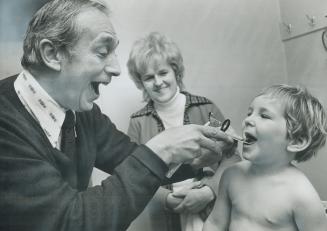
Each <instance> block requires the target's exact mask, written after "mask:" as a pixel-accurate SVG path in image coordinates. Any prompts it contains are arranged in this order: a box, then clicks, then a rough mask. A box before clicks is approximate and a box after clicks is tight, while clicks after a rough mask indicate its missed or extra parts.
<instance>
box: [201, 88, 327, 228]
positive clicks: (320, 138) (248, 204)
mask: <svg viewBox="0 0 327 231" xmlns="http://www.w3.org/2000/svg"><path fill="white" fill-rule="evenodd" d="M326 133H327V121H326V114H325V112H324V109H323V107H322V105H321V104H320V103H319V101H318V100H317V99H316V98H314V97H313V96H311V95H310V94H309V93H308V92H307V90H305V89H303V88H299V87H291V86H287V85H276V86H272V87H269V88H267V89H265V90H264V91H263V92H262V93H261V94H259V95H258V96H257V97H255V98H254V100H253V101H252V104H251V105H250V107H249V110H248V115H247V117H246V118H245V119H244V121H243V136H244V137H245V139H246V141H247V142H248V143H249V144H245V145H244V147H243V157H244V159H245V160H244V161H242V162H240V163H238V164H235V165H234V166H232V167H230V168H228V169H227V170H226V171H225V172H224V174H223V176H222V178H221V181H220V185H219V193H218V198H217V200H216V202H215V203H216V204H215V206H214V208H213V211H212V212H211V214H210V216H209V217H208V219H207V221H206V222H205V225H204V228H203V230H204V231H222V230H224V231H225V230H229V231H240V230H242V231H270V230H274V231H275V230H280V231H281V230H282V231H304V230H305V231H309V230H310V231H326V230H327V218H326V216H325V214H324V209H323V205H322V203H321V201H320V198H319V196H318V193H317V192H316V190H315V189H314V187H313V186H312V185H311V183H310V182H309V180H308V179H307V178H306V176H305V175H304V174H303V173H302V172H301V171H300V170H299V169H297V168H296V167H295V166H294V165H293V164H292V162H293V160H294V161H297V162H302V161H306V160H308V159H310V158H311V157H312V156H313V155H314V154H316V152H317V151H318V149H319V148H321V147H322V146H323V145H324V144H325V141H326Z"/></svg>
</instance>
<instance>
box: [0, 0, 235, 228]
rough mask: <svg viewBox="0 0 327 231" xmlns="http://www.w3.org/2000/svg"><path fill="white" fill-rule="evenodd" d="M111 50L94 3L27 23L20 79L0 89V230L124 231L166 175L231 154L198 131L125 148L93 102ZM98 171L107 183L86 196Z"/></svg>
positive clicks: (63, 7) (107, 26) (207, 130)
mask: <svg viewBox="0 0 327 231" xmlns="http://www.w3.org/2000/svg"><path fill="white" fill-rule="evenodd" d="M117 45H118V39H117V36H116V33H115V30H114V28H113V25H112V24H111V21H110V18H109V12H108V8H107V7H106V6H105V5H104V4H102V3H100V2H99V1H91V0H53V1H50V2H48V3H47V4H46V5H44V6H43V7H42V8H41V9H40V10H39V11H38V12H37V13H36V14H35V15H34V17H33V19H32V20H31V21H30V23H29V27H28V30H27V33H26V38H25V40H24V54H23V58H22V66H23V71H22V72H21V73H20V74H19V75H16V76H12V77H9V78H6V79H4V80H2V81H1V82H0V92H1V93H0V230H6V231H9V230H15V231H18V230H31V231H32V230H42V231H44V230H47V231H52V230H53V231H58V230H70V231H71V230H79V231H82V230H125V229H126V228H127V227H128V225H129V224H130V223H131V221H132V220H133V219H134V218H135V217H136V216H137V215H138V214H139V213H140V212H141V211H142V210H143V208H144V207H145V205H146V204H147V202H148V201H149V200H150V199H151V197H152V196H153V194H154V193H155V192H156V190H157V189H158V187H159V186H160V184H161V183H162V182H163V180H164V179H165V175H166V173H167V172H168V170H169V167H170V166H172V165H176V164H178V163H185V162H189V163H190V162H193V163H196V165H198V166H201V165H205V164H211V163H212V159H214V158H213V157H215V155H218V154H217V153H219V152H221V151H223V149H225V148H228V147H230V146H231V145H230V144H231V143H232V140H231V139H230V138H229V137H228V136H226V135H225V134H224V133H223V132H220V131H219V130H218V129H215V128H212V127H205V126H195V125H189V126H183V127H179V128H175V129H168V130H167V131H165V132H163V133H161V134H160V135H158V136H155V137H154V138H153V139H151V140H150V141H148V142H147V143H146V144H145V145H140V146H139V145H136V144H135V143H132V142H130V140H129V138H128V136H126V135H125V134H123V133H122V132H120V131H118V130H117V129H116V127H115V125H114V124H113V123H112V122H111V121H110V119H109V118H108V117H107V116H106V115H104V114H102V113H101V111H100V109H99V107H98V106H97V105H96V104H94V103H93V101H94V100H96V99H97V98H98V97H99V86H100V84H104V85H107V84H109V83H110V81H111V78H112V77H114V76H118V75H119V74H120V67H119V64H118V62H117V58H116V54H115V48H116V47H117ZM208 160H209V161H208ZM94 166H95V167H97V168H99V169H101V170H103V171H105V172H107V173H109V174H111V176H110V177H108V178H107V179H105V180H104V181H103V182H102V185H101V186H96V187H91V188H87V186H88V182H89V179H90V175H91V172H92V168H93V167H94Z"/></svg>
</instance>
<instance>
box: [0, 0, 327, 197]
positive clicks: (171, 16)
mask: <svg viewBox="0 0 327 231" xmlns="http://www.w3.org/2000/svg"><path fill="white" fill-rule="evenodd" d="M45 1H46V0H24V1H21V0H10V1H5V0H0V50H1V52H0V78H4V77H6V76H8V75H10V74H14V73H17V72H19V71H20V65H19V61H20V56H21V54H22V51H21V47H22V44H21V43H22V39H23V34H24V32H25V28H26V24H27V22H28V21H29V18H30V16H31V15H32V12H33V11H34V10H35V9H37V8H38V6H39V5H40V4H41V3H42V2H45ZM108 2H109V4H110V5H111V8H112V11H113V22H114V25H115V27H116V30H117V32H118V35H119V38H120V45H119V48H118V56H119V59H120V63H121V67H122V75H121V76H120V77H118V78H116V79H114V80H113V81H112V83H111V84H110V85H109V86H106V87H105V88H102V89H101V94H102V96H101V98H100V99H99V100H98V103H99V104H100V106H101V107H102V109H103V111H104V113H106V114H108V115H109V116H110V118H111V119H112V120H113V121H114V122H115V123H116V125H117V126H118V128H120V129H121V130H123V131H126V130H127V126H128V119H129V115H130V114H131V113H132V112H134V111H136V110H137V109H139V108H140V107H141V106H142V105H143V103H142V102H141V94H140V92H139V91H138V90H137V89H136V87H135V86H134V85H133V83H132V81H131V80H130V79H129V77H128V75H127V70H126V61H127V57H128V52H129V50H130V48H131V45H132V42H133V41H134V40H136V39H137V38H139V37H141V36H143V35H144V34H146V33H148V32H150V31H160V32H163V33H165V34H166V35H168V36H169V37H171V39H173V40H174V41H175V42H177V43H178V45H179V46H180V48H181V50H182V53H183V56H184V60H185V66H186V76H185V83H186V87H187V89H188V90H189V91H190V92H192V93H195V94H200V95H204V96H207V97H209V98H210V99H211V100H213V101H214V102H215V103H216V104H217V105H218V106H219V107H220V108H221V109H222V111H223V112H224V114H225V116H226V117H229V118H231V120H232V125H233V126H234V127H235V128H236V130H237V131H240V128H241V121H242V119H243V117H244V116H245V114H246V110H247V107H248V104H249V102H250V100H251V99H252V97H253V96H254V95H255V94H256V93H257V92H258V91H259V90H260V89H261V88H262V87H264V86H267V85H270V84H273V83H281V82H290V83H292V84H293V83H297V82H303V83H304V84H307V85H309V86H310V88H312V90H313V91H314V93H317V94H318V95H317V96H318V97H320V98H322V100H323V101H324V103H325V105H326V102H327V99H326V95H325V93H324V91H323V89H325V87H326V81H325V79H324V73H327V72H326V71H327V70H326V64H327V60H326V59H325V57H326V56H325V53H323V52H322V50H320V48H317V47H318V46H319V35H318V32H317V34H316V35H310V36H308V37H307V38H301V39H299V40H298V42H285V43H283V42H282V41H281V35H280V31H279V23H280V21H281V19H280V9H279V1H278V0H269V1H262V0H251V1H249V0H201V1H200V0H156V1H153V0H134V1H133V0H124V1H121V0H108ZM283 3H284V1H281V6H282V8H283V7H284V5H283ZM295 8H296V7H295ZM292 9H294V8H292ZM284 45H285V50H286V53H285V51H284ZM312 47H314V48H313V49H312ZM301 56H303V58H299V57H301ZM286 60H287V61H286ZM286 63H287V64H286ZM286 65H287V66H288V68H287V67H286ZM317 65H318V66H317ZM308 73H310V76H311V77H310V78H308V77H307V76H308ZM287 75H289V80H288V78H287ZM324 84H325V85H324ZM326 107H327V105H326ZM324 150H325V151H324V152H326V149H324ZM318 158H323V159H317V160H314V161H312V162H310V164H309V163H308V165H304V167H303V168H304V170H305V171H306V173H307V174H308V175H309V177H310V179H312V182H313V184H314V185H315V187H316V188H317V189H318V192H319V193H320V195H321V196H322V198H323V199H325V200H326V199H327V190H326V188H325V187H326V184H325V176H326V175H327V174H326V167H325V166H323V165H324V163H326V158H325V157H323V155H319V157H318ZM100 175H101V174H98V173H97V174H96V175H95V182H96V183H99V181H100V180H101V176H100Z"/></svg>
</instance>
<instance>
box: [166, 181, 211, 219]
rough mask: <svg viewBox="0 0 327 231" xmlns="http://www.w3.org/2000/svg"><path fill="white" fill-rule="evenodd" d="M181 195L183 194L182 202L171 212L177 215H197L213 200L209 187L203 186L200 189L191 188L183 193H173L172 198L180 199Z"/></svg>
mask: <svg viewBox="0 0 327 231" xmlns="http://www.w3.org/2000/svg"><path fill="white" fill-rule="evenodd" d="M181 193H183V194H185V197H184V199H183V201H182V202H181V203H180V204H179V205H178V206H177V207H175V208H174V209H173V210H174V211H175V212H177V213H199V212H200V211H202V210H203V209H204V208H205V207H206V206H207V205H208V204H209V203H210V202H211V201H212V200H213V199H215V195H214V193H213V191H212V190H211V188H210V187H208V186H203V187H202V188H192V189H189V190H188V191H187V193H186V192H185V191H183V192H174V193H173V195H172V196H174V197H181V196H182V195H181Z"/></svg>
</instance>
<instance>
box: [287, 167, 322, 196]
mask: <svg viewBox="0 0 327 231" xmlns="http://www.w3.org/2000/svg"><path fill="white" fill-rule="evenodd" d="M286 177H287V176H286ZM288 177H289V182H290V188H292V192H293V193H294V196H295V198H294V199H299V200H300V201H303V200H304V201H305V200H312V199H318V198H319V196H318V193H317V191H316V190H315V188H314V187H313V185H312V184H311V182H310V180H309V179H308V178H307V177H306V175H305V174H304V173H303V172H302V171H300V170H299V169H297V168H296V167H294V168H292V169H291V171H290V174H289V176H288Z"/></svg>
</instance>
